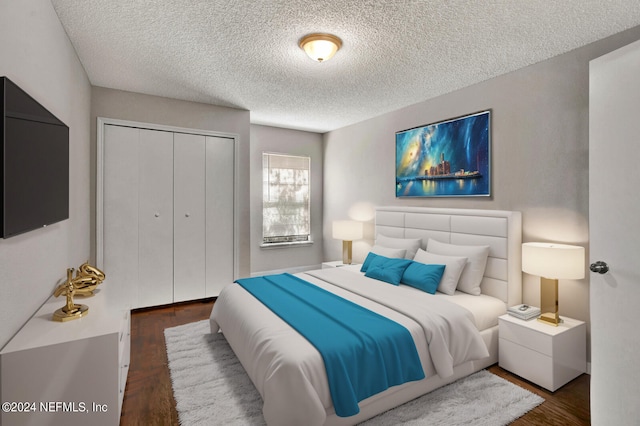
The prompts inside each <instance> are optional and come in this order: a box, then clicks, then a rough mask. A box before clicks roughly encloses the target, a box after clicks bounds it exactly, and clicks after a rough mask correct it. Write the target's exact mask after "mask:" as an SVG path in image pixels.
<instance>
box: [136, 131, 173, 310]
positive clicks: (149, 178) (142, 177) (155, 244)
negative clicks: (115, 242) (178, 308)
mask: <svg viewBox="0 0 640 426" xmlns="http://www.w3.org/2000/svg"><path fill="white" fill-rule="evenodd" d="M139 132H140V145H139V152H140V156H139V161H138V182H139V186H138V197H139V204H140V205H139V212H138V215H139V216H138V265H139V273H138V305H137V306H136V307H140V306H154V305H163V304H167V303H172V302H173V133H171V132H163V131H158V130H146V129H140V130H139Z"/></svg>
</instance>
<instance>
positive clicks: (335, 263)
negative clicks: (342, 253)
mask: <svg viewBox="0 0 640 426" xmlns="http://www.w3.org/2000/svg"><path fill="white" fill-rule="evenodd" d="M351 265H357V263H352V264H351ZM341 266H349V265H345V264H344V263H342V260H334V261H331V262H322V269H327V268H339V267H341Z"/></svg>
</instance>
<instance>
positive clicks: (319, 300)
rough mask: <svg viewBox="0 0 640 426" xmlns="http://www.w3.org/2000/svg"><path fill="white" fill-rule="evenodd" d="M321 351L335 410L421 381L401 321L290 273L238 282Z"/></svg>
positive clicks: (354, 407)
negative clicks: (389, 389)
mask: <svg viewBox="0 0 640 426" xmlns="http://www.w3.org/2000/svg"><path fill="white" fill-rule="evenodd" d="M236 282H237V283H238V284H240V285H241V286H242V287H244V288H245V289H246V290H247V291H248V292H249V293H251V294H252V295H253V296H255V297H256V298H257V299H258V300H260V301H261V302H262V303H263V304H264V305H265V306H267V307H268V308H269V309H271V310H272V311H273V312H274V313H275V314H276V315H278V316H279V317H280V318H282V319H283V320H284V321H285V322H287V323H288V324H289V325H290V326H291V327H293V328H294V329H296V330H297V331H298V332H299V333H300V334H301V335H303V336H304V337H305V338H306V339H307V340H308V341H309V342H310V343H311V344H312V345H313V346H315V347H316V349H317V350H318V352H320V354H321V355H322V359H323V360H324V364H325V368H326V370H327V377H328V379H329V389H330V391H331V398H332V400H333V405H334V409H335V411H336V414H337V415H338V416H341V417H348V416H352V415H355V414H357V413H358V412H359V411H360V408H359V407H358V402H359V401H362V400H363V399H366V398H368V397H370V396H372V395H375V394H377V393H379V392H382V391H384V390H385V389H388V388H389V387H391V386H395V385H400V384H402V383H406V382H410V381H414V380H420V379H423V378H424V377H425V376H424V371H423V369H422V365H421V363H420V358H419V356H418V351H417V350H416V347H415V343H414V342H413V338H412V337H411V334H410V333H409V330H407V329H406V328H405V327H403V326H402V325H400V324H398V323H397V322H395V321H392V320H390V319H388V318H385V317H383V316H382V315H379V314H377V313H375V312H371V311H370V310H368V309H366V308H364V307H362V306H360V305H357V304H355V303H353V302H350V301H348V300H346V299H343V298H342V297H340V296H337V295H335V294H333V293H331V292H328V291H326V290H324V289H322V288H320V287H317V286H315V285H313V284H311V283H309V282H307V281H305V280H303V279H301V278H298V277H296V276H293V275H290V274H280V275H267V276H262V277H254V278H243V279H239V280H237V281H236Z"/></svg>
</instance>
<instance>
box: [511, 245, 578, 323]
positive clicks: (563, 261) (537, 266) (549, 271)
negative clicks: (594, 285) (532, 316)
mask: <svg viewBox="0 0 640 426" xmlns="http://www.w3.org/2000/svg"><path fill="white" fill-rule="evenodd" d="M584 262H585V260H584V247H579V246H570V245H567V244H555V243H524V244H522V270H523V271H524V272H526V273H527V274H532V275H538V276H539V277H540V312H541V314H540V317H539V318H538V321H541V322H543V323H545V324H550V325H553V326H556V327H557V326H558V324H559V323H560V316H559V315H558V280H559V279H567V280H577V279H581V278H584Z"/></svg>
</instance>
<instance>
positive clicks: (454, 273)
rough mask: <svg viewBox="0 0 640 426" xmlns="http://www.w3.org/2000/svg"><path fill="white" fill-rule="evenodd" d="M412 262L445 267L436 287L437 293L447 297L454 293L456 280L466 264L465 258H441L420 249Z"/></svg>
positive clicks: (441, 256)
mask: <svg viewBox="0 0 640 426" xmlns="http://www.w3.org/2000/svg"><path fill="white" fill-rule="evenodd" d="M413 260H415V261H416V262H420V263H426V264H428V265H429V264H431V265H445V267H444V274H442V279H441V280H440V284H439V285H438V291H439V292H440V293H444V294H448V295H452V294H454V293H455V292H456V286H457V285H458V279H459V278H460V275H461V274H462V270H463V269H464V266H465V265H466V264H467V258H466V257H457V256H443V255H439V254H434V253H429V252H426V251H424V250H422V249H418V252H417V253H416V257H414V258H413Z"/></svg>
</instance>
